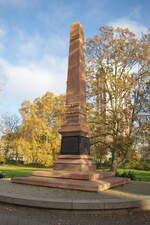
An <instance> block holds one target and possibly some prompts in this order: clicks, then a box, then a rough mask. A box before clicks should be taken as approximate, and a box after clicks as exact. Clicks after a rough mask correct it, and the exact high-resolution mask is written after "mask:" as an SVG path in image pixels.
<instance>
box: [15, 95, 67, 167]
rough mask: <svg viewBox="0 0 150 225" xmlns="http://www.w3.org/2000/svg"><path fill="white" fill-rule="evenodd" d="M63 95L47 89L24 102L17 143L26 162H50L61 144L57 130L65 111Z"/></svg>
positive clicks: (35, 163) (36, 163) (48, 163)
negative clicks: (57, 94)
mask: <svg viewBox="0 0 150 225" xmlns="http://www.w3.org/2000/svg"><path fill="white" fill-rule="evenodd" d="M64 100H65V97H64V96H63V95H60V96H54V95H53V94H52V93H50V92H47V93H46V94H45V95H44V96H43V97H41V98H36V99H35V100H34V101H33V103H31V102H29V101H25V102H23V104H22V106H21V109H20V113H21V115H22V119H23V124H22V128H21V131H20V133H21V134H20V138H19V140H18V144H19V146H20V149H21V154H22V155H23V158H24V160H25V162H26V163H33V164H34V165H44V166H50V165H52V164H53V162H54V161H55V159H56V154H57V153H58V151H59V148H60V136H59V133H58V130H59V128H60V125H61V122H62V120H63V114H64Z"/></svg>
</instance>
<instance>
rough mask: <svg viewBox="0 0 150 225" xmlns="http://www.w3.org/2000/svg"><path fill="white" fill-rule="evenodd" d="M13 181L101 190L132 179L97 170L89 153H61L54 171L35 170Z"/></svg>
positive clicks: (75, 188)
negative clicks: (30, 174)
mask: <svg viewBox="0 0 150 225" xmlns="http://www.w3.org/2000/svg"><path fill="white" fill-rule="evenodd" d="M11 181H12V182H14V183H22V184H31V185H38V186H46V187H55V188H65V189H74V190H84V191H96V192H99V191H105V190H107V189H109V188H111V187H115V186H119V185H123V184H126V183H129V182H130V179H128V178H121V177H115V173H114V172H96V165H95V163H94V161H93V160H92V157H91V156H89V155H60V156H59V157H58V160H56V163H55V165H54V170H53V171H50V172H46V171H34V172H32V176H31V177H19V178H13V179H12V180H11Z"/></svg>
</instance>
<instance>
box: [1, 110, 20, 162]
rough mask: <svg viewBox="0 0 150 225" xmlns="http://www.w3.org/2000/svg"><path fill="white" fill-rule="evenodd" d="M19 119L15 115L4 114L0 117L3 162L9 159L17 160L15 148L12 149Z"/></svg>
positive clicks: (18, 126) (18, 127) (17, 131)
mask: <svg viewBox="0 0 150 225" xmlns="http://www.w3.org/2000/svg"><path fill="white" fill-rule="evenodd" d="M19 129H20V118H19V117H18V116H17V115H16V114H13V115H10V114H4V115H2V116H1V127H0V131H1V148H0V151H1V158H3V159H4V161H6V162H7V161H10V160H11V159H14V158H15V159H16V160H18V150H17V147H15V148H14V144H15V141H16V139H17V137H18V135H19ZM2 156H3V157H2Z"/></svg>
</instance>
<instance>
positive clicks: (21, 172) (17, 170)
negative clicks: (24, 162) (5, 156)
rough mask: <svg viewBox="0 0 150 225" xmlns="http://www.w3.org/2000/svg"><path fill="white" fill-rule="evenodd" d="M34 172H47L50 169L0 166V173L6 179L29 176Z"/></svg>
mask: <svg viewBox="0 0 150 225" xmlns="http://www.w3.org/2000/svg"><path fill="white" fill-rule="evenodd" d="M35 170H44V171H49V170H50V169H48V168H35V167H26V166H14V165H1V166H0V172H1V173H3V174H4V175H5V177H6V178H9V177H10V178H12V177H26V176H31V173H32V171H35Z"/></svg>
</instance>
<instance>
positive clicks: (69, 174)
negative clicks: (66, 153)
mask: <svg viewBox="0 0 150 225" xmlns="http://www.w3.org/2000/svg"><path fill="white" fill-rule="evenodd" d="M32 176H39V177H53V178H65V179H75V180H93V181H94V180H98V179H102V178H105V177H112V176H115V173H114V172H95V173H85V172H73V171H60V170H53V171H50V172H48V171H33V172H32Z"/></svg>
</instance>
